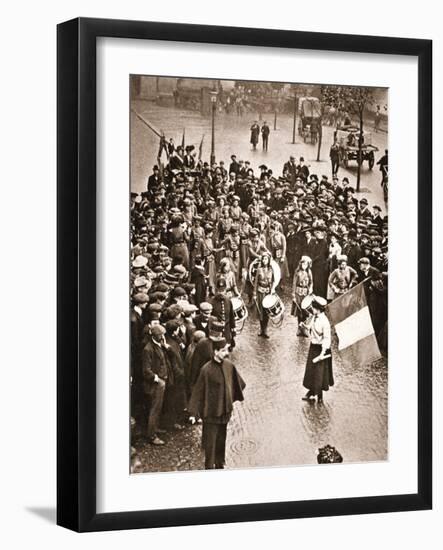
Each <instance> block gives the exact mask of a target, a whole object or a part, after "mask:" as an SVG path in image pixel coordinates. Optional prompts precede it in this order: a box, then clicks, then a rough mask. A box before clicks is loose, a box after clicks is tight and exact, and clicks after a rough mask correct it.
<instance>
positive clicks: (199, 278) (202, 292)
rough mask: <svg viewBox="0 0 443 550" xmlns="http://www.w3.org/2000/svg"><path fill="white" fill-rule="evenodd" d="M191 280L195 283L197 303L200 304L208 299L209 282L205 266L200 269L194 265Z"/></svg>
mask: <svg viewBox="0 0 443 550" xmlns="http://www.w3.org/2000/svg"><path fill="white" fill-rule="evenodd" d="M190 282H191V283H193V284H194V285H195V305H196V306H200V304H201V303H202V302H204V301H205V300H206V294H207V291H208V283H207V279H206V274H205V271H204V268H203V269H200V268H198V267H194V269H193V270H192V271H191V278H190Z"/></svg>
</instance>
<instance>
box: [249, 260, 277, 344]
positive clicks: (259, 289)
mask: <svg viewBox="0 0 443 550" xmlns="http://www.w3.org/2000/svg"><path fill="white" fill-rule="evenodd" d="M275 283H276V281H275V277H274V271H273V269H272V267H271V256H270V255H269V254H266V253H265V254H262V256H261V259H260V266H259V267H258V268H257V273H256V275H255V282H254V293H253V299H254V300H255V303H256V305H257V310H258V316H259V319H260V329H261V330H260V333H259V336H262V337H263V338H269V335H268V333H267V328H268V323H269V316H268V313H267V311H266V310H265V309H264V308H263V298H264V297H265V296H267V295H268V294H274V292H275Z"/></svg>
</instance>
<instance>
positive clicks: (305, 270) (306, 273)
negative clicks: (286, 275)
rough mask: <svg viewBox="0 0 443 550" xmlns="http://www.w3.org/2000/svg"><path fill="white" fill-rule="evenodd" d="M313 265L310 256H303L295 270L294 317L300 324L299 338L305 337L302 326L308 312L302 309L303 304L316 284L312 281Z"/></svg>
mask: <svg viewBox="0 0 443 550" xmlns="http://www.w3.org/2000/svg"><path fill="white" fill-rule="evenodd" d="M311 264H312V261H311V258H310V257H309V256H302V257H301V259H300V262H299V264H298V267H297V269H296V270H295V273H294V279H293V283H292V301H293V315H294V317H297V319H298V323H299V326H298V330H297V336H305V333H304V332H303V330H302V327H301V326H300V325H301V323H302V322H303V321H304V320H305V319H306V312H305V310H304V309H302V307H301V303H302V301H303V300H304V298H306V296H309V294H312V290H313V284H314V283H313V279H312V271H311Z"/></svg>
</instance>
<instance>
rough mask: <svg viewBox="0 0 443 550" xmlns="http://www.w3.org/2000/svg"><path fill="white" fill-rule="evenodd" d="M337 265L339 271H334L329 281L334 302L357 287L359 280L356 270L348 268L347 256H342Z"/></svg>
mask: <svg viewBox="0 0 443 550" xmlns="http://www.w3.org/2000/svg"><path fill="white" fill-rule="evenodd" d="M337 263H338V267H337V269H334V271H333V272H332V273H331V275H330V276H329V280H328V285H329V288H330V289H331V290H332V292H333V299H334V300H335V298H338V297H339V296H341V295H342V294H344V293H345V292H347V291H348V290H349V289H350V288H352V287H353V286H354V285H356V284H357V279H358V275H357V272H356V271H355V269H354V268H353V267H350V266H348V257H347V256H346V255H344V254H341V255H340V256H338V257H337Z"/></svg>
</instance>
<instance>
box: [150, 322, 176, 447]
mask: <svg viewBox="0 0 443 550" xmlns="http://www.w3.org/2000/svg"><path fill="white" fill-rule="evenodd" d="M165 333H166V330H165V328H164V327H163V326H162V325H156V326H153V327H152V328H151V338H150V339H149V341H148V343H147V344H146V346H145V348H144V350H143V381H144V391H145V396H146V398H147V399H149V402H150V409H149V415H148V422H147V427H146V436H147V438H148V441H149V442H150V443H151V444H152V445H164V444H165V442H164V441H163V440H162V439H160V437H159V436H158V434H159V433H160V427H159V422H160V415H161V411H162V408H163V401H164V396H165V390H166V384H168V383H171V380H170V379H171V378H173V372H172V364H171V359H172V357H171V354H172V352H171V349H170V347H169V346H168V344H167V343H166V341H165Z"/></svg>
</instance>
